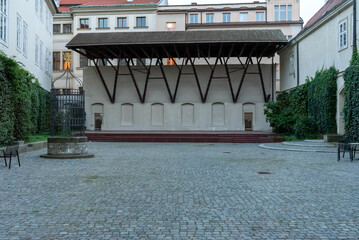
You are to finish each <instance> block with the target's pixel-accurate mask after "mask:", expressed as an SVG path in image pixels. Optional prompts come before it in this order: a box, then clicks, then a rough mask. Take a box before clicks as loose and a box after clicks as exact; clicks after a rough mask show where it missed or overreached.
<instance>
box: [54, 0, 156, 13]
mask: <svg viewBox="0 0 359 240" xmlns="http://www.w3.org/2000/svg"><path fill="white" fill-rule="evenodd" d="M158 2H160V0H133V1H127V0H61V1H60V6H59V8H58V10H59V12H68V11H70V7H73V6H82V5H83V6H85V5H86V6H104V5H124V4H148V3H158Z"/></svg>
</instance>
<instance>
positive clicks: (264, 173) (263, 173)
mask: <svg viewBox="0 0 359 240" xmlns="http://www.w3.org/2000/svg"><path fill="white" fill-rule="evenodd" d="M257 173H258V174H262V175H268V174H272V173H271V172H257Z"/></svg>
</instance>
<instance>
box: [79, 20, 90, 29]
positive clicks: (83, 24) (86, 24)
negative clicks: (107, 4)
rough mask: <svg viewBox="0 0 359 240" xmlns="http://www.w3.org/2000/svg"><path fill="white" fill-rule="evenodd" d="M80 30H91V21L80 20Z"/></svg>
mask: <svg viewBox="0 0 359 240" xmlns="http://www.w3.org/2000/svg"><path fill="white" fill-rule="evenodd" d="M80 28H89V19H88V18H82V19H80Z"/></svg>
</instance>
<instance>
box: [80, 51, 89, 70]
mask: <svg viewBox="0 0 359 240" xmlns="http://www.w3.org/2000/svg"><path fill="white" fill-rule="evenodd" d="M85 60H86V61H85ZM83 62H86V64H84V65H83V64H82V63H83ZM88 66H89V59H88V58H87V57H85V56H83V55H82V54H79V67H80V68H84V67H88Z"/></svg>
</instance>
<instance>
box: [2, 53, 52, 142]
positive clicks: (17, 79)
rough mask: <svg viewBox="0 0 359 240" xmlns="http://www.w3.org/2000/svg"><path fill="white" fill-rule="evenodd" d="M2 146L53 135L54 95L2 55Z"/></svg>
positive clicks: (11, 60) (15, 63) (17, 64)
mask: <svg viewBox="0 0 359 240" xmlns="http://www.w3.org/2000/svg"><path fill="white" fill-rule="evenodd" d="M0 106H1V114H0V145H4V144H7V143H9V142H11V141H14V140H24V141H27V140H28V139H29V136H30V135H32V134H36V133H39V132H44V131H49V119H50V118H49V117H50V111H49V109H50V93H49V92H48V91H46V90H44V89H43V88H42V87H41V86H40V84H39V83H38V81H37V80H36V79H35V77H34V76H33V75H32V74H30V73H29V72H28V71H27V70H25V69H24V68H23V67H22V66H21V65H20V64H19V63H18V62H16V61H15V60H14V59H11V58H9V57H7V56H5V55H4V54H3V53H0Z"/></svg>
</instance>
